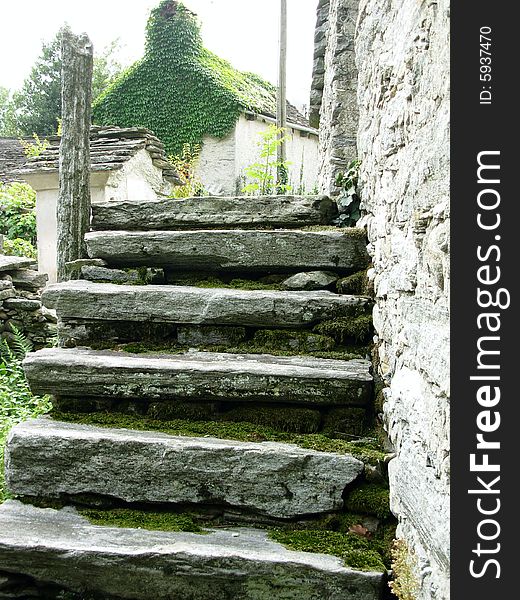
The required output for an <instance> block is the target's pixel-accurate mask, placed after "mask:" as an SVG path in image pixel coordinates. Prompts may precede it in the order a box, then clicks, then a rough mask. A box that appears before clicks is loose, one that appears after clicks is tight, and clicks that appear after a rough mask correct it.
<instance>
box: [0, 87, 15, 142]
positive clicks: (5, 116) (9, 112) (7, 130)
mask: <svg viewBox="0 0 520 600" xmlns="http://www.w3.org/2000/svg"><path fill="white" fill-rule="evenodd" d="M18 135H19V131H18V128H17V126H16V119H15V105H14V102H13V99H12V97H11V92H10V91H9V90H8V89H7V88H5V87H1V86H0V137H18Z"/></svg>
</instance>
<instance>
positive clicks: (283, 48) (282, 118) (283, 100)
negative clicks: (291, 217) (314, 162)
mask: <svg viewBox="0 0 520 600" xmlns="http://www.w3.org/2000/svg"><path fill="white" fill-rule="evenodd" d="M276 125H277V127H280V128H282V129H283V131H282V133H281V134H280V138H282V137H283V136H285V134H286V128H287V0H280V71H279V76H278V98H277V114H276ZM277 160H278V163H279V164H280V163H285V161H286V160H287V148H286V145H285V141H282V142H281V143H280V144H279V146H278V153H277ZM284 184H287V171H286V169H285V168H284V167H278V172H277V188H278V193H281V192H282V187H281V186H283V185H284Z"/></svg>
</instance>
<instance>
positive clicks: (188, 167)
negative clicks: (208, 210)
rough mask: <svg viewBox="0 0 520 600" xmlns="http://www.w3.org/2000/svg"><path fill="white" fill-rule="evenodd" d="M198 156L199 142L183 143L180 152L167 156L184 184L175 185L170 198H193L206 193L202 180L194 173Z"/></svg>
mask: <svg viewBox="0 0 520 600" xmlns="http://www.w3.org/2000/svg"><path fill="white" fill-rule="evenodd" d="M199 156H200V144H183V146H182V153H181V154H177V155H176V156H172V155H170V156H169V157H168V160H169V161H170V162H171V163H172V164H173V165H174V166H175V169H176V170H177V173H178V174H179V175H180V176H181V178H182V180H183V181H184V185H180V186H176V187H175V189H174V191H173V195H172V198H193V197H197V196H204V195H205V194H206V192H205V190H204V186H203V185H202V181H200V179H199V178H198V177H197V173H196V168H197V161H198V160H199Z"/></svg>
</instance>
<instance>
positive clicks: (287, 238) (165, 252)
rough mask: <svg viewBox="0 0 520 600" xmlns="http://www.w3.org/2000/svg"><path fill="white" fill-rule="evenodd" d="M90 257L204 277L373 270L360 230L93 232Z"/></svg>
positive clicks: (90, 238)
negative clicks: (222, 273)
mask: <svg viewBox="0 0 520 600" xmlns="http://www.w3.org/2000/svg"><path fill="white" fill-rule="evenodd" d="M85 240H86V244H87V249H88V253H89V255H90V256H91V257H93V258H102V259H103V260H106V261H107V262H108V263H110V264H111V265H114V266H130V267H132V266H142V265H146V266H149V267H169V268H171V269H176V270H181V271H182V270H187V271H194V270H199V271H200V270H202V271H227V272H229V271H235V272H237V271H242V272H251V273H253V272H265V271H282V272H284V271H291V270H298V271H304V270H309V271H311V270H330V269H335V270H338V271H342V272H348V271H354V270H356V271H359V270H360V269H363V268H365V267H367V266H368V254H367V251H366V239H365V237H364V232H363V231H362V230H360V229H348V228H345V229H338V230H337V231H330V230H325V231H290V230H273V231H265V230H260V231H259V230H249V231H247V230H230V231H219V230H215V231H208V230H205V231H149V232H137V231H136V232H127V231H107V232H92V233H88V234H87V235H86V236H85Z"/></svg>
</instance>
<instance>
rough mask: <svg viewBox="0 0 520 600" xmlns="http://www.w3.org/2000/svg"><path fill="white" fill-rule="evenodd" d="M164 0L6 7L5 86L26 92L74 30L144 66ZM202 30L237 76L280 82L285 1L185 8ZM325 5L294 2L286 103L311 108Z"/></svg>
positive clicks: (222, 0) (1, 58) (2, 6)
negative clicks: (49, 53)
mask: <svg viewBox="0 0 520 600" xmlns="http://www.w3.org/2000/svg"><path fill="white" fill-rule="evenodd" d="M159 1H160V0H89V1H83V0H46V1H44V2H42V0H24V1H23V2H20V1H16V0H0V24H1V26H2V34H1V36H0V86H4V87H7V88H8V89H11V90H14V89H18V88H20V87H21V85H22V83H23V81H24V79H25V78H26V77H27V75H28V74H29V72H30V70H31V66H32V65H33V63H34V61H35V60H36V58H37V57H38V55H39V54H40V51H41V44H42V41H48V40H51V39H52V38H53V37H54V35H55V34H56V32H57V31H58V29H59V28H60V26H61V24H62V23H64V22H67V23H68V24H69V25H70V27H71V28H72V30H73V31H74V32H75V33H83V32H86V33H87V34H88V35H89V36H90V39H91V40H92V42H93V44H94V48H95V49H96V48H98V49H100V50H102V49H103V48H104V47H105V46H106V45H108V44H109V43H110V42H111V41H112V40H114V39H116V38H119V39H120V40H121V43H122V44H123V49H122V52H121V59H122V62H123V64H124V65H125V66H126V65H129V64H131V63H132V62H134V61H135V60H136V59H138V58H140V57H141V56H142V53H143V48H144V28H145V25H146V20H147V18H148V14H149V12H150V9H151V8H153V7H154V6H156V5H157V4H158V3H159ZM184 3H185V4H186V6H187V7H188V8H190V9H191V10H192V11H193V12H195V13H197V14H198V15H199V18H200V20H201V23H202V37H203V39H204V43H205V45H206V47H207V48H209V49H210V50H212V51H213V52H215V53H216V54H218V55H219V56H221V57H222V58H225V59H227V60H229V61H230V62H231V63H232V64H233V65H234V66H235V67H236V68H238V69H240V70H244V71H252V72H255V73H258V74H259V75H261V76H263V77H264V78H265V79H267V80H269V81H271V82H272V83H274V84H276V83H277V80H278V39H279V25H278V23H279V21H278V18H279V10H280V9H279V6H280V1H279V0H260V1H259V0H184ZM317 4H318V0H288V10H289V33H288V57H287V61H288V69H287V71H288V78H287V95H288V98H289V100H291V101H292V102H293V103H294V104H296V105H297V106H298V107H301V106H302V105H308V103H309V94H310V86H311V78H312V62H313V50H314V42H313V39H314V27H315V22H316V7H317Z"/></svg>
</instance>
